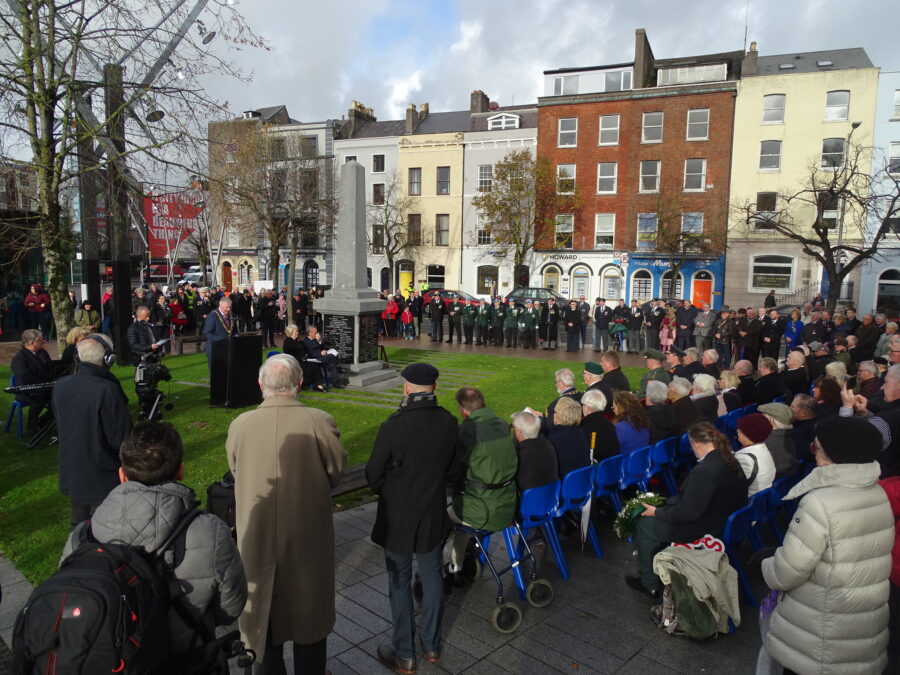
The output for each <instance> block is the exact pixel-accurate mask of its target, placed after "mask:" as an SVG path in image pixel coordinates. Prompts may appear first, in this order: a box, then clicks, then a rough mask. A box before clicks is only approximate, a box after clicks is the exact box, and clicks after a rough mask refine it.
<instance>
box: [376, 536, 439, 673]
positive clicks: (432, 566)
mask: <svg viewBox="0 0 900 675" xmlns="http://www.w3.org/2000/svg"><path fill="white" fill-rule="evenodd" d="M442 550H443V546H442V545H439V546H437V547H436V548H434V549H432V550H431V551H429V552H428V553H417V554H416V561H417V562H418V566H419V577H420V578H421V579H422V594H423V595H422V626H421V634H422V645H423V647H424V648H425V650H426V651H434V652H440V651H441V641H442V637H441V621H442V620H443V617H444V578H443V575H442V574H441V563H442V556H441V553H442ZM384 559H385V562H386V563H387V573H388V595H389V596H390V600H391V618H392V619H393V622H394V638H393V646H394V653H395V654H396V655H397V656H398V657H399V658H401V659H411V658H413V657H414V656H415V653H416V649H415V643H414V637H415V634H416V614H415V611H414V609H413V597H412V556H411V555H403V554H401V553H392V552H391V551H385V552H384Z"/></svg>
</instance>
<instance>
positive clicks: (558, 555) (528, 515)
mask: <svg viewBox="0 0 900 675" xmlns="http://www.w3.org/2000/svg"><path fill="white" fill-rule="evenodd" d="M561 488H562V485H561V483H560V481H554V482H552V483H548V484H547V485H542V486H541V487H536V488H531V489H530V490H525V492H523V493H522V497H521V499H520V501H519V528H520V529H521V531H522V536H521V537H520V539H519V544H518V547H517V549H516V552H517V555H518V556H519V557H521V555H522V552H523V550H524V545H525V543H526V541H527V539H528V533H529V532H531V531H532V530H540V531H541V533H542V534H543V535H544V540H545V541H546V542H547V546H548V547H549V548H550V552H551V553H552V554H553V560H554V561H555V562H556V569H558V570H559V576H561V577H562V578H563V579H568V578H569V566H568V564H566V558H565V556H564V555H563V551H562V546H561V545H560V543H559V536H558V535H557V533H556V526H555V524H554V523H553V518H554V516H556V509H557V508H559V494H560V490H561ZM515 575H516V582H517V583H518V582H519V577H520V576H521V572H520V571H519V570H518V568H516V571H515Z"/></svg>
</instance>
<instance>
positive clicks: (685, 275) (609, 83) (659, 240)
mask: <svg viewBox="0 0 900 675" xmlns="http://www.w3.org/2000/svg"><path fill="white" fill-rule="evenodd" d="M742 57H743V52H740V51H738V52H728V53H724V54H710V55H703V56H695V57H688V58H677V59H657V58H655V57H654V55H653V52H652V50H651V48H650V45H649V42H648V40H647V37H646V34H645V32H644V31H643V30H638V31H636V40H635V58H634V61H633V62H629V63H623V64H614V65H608V66H597V67H590V68H566V69H560V70H551V71H546V72H545V73H544V76H545V96H543V97H542V98H540V99H539V104H538V105H539V108H538V154H539V155H540V156H542V157H546V158H548V159H549V160H550V162H551V164H552V165H553V166H554V167H555V168H556V171H557V189H558V190H559V191H560V192H567V191H571V190H572V189H573V187H572V186H573V185H575V186H577V188H576V189H577V192H578V196H579V207H578V208H577V209H576V210H575V212H574V213H571V214H559V215H558V216H557V221H556V232H555V233H554V237H552V238H545V241H548V242H552V243H551V244H550V246H549V247H547V249H546V250H542V251H538V252H537V256H536V258H537V260H536V262H537V263H538V264H536V265H535V267H534V275H533V277H532V284H534V285H538V286H547V287H555V288H557V289H558V290H559V291H560V292H561V293H562V294H563V295H569V296H577V295H585V296H596V295H602V296H605V297H607V298H614V299H617V298H624V299H626V300H630V299H631V298H635V299H638V300H641V301H644V300H647V299H649V298H651V297H657V296H662V297H672V296H673V295H676V296H678V297H690V298H692V299H694V300H695V302H697V303H699V302H703V301H709V302H711V303H712V304H713V306H714V307H718V306H720V305H721V302H722V291H723V288H724V257H723V253H724V247H725V233H726V223H727V214H728V203H729V202H728V199H729V195H728V188H729V181H730V165H731V146H732V130H733V120H734V101H735V95H736V91H737V79H738V78H739V76H740V66H741V59H742ZM673 265H675V266H677V267H678V268H679V273H678V277H677V279H676V282H675V286H674V288H672V284H671V278H672V270H671V267H672V266H673Z"/></svg>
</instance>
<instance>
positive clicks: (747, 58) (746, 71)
mask: <svg viewBox="0 0 900 675" xmlns="http://www.w3.org/2000/svg"><path fill="white" fill-rule="evenodd" d="M758 72H759V52H758V51H756V40H754V41H753V42H751V43H750V50H749V51H748V52H747V53H746V54H744V60H743V61H742V62H741V77H743V76H744V75H756V74H757V73H758Z"/></svg>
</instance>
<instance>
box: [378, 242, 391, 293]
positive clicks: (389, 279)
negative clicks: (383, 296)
mask: <svg viewBox="0 0 900 675" xmlns="http://www.w3.org/2000/svg"><path fill="white" fill-rule="evenodd" d="M384 255H385V257H386V258H387V262H388V282H387V292H388V293H393V292H394V254H393V253H389V252H388V250H387V249H385V254H384ZM381 290H385V289H381Z"/></svg>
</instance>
